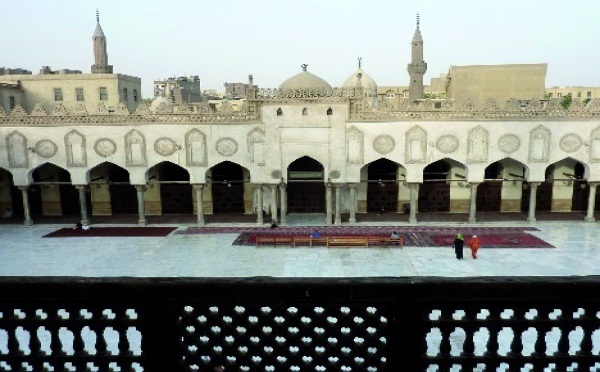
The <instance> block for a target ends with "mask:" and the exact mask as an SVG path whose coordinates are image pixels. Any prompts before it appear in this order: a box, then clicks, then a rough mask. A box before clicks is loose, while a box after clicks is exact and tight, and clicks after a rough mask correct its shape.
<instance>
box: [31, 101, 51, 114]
mask: <svg viewBox="0 0 600 372" xmlns="http://www.w3.org/2000/svg"><path fill="white" fill-rule="evenodd" d="M31 116H48V113H47V112H46V109H45V108H44V106H42V104H41V103H37V104H36V105H35V107H34V108H33V111H31Z"/></svg>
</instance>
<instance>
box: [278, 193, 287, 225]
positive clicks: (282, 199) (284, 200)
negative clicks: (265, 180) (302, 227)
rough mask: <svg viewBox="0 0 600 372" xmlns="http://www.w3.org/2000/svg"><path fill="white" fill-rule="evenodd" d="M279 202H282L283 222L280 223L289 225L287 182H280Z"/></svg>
mask: <svg viewBox="0 0 600 372" xmlns="http://www.w3.org/2000/svg"><path fill="white" fill-rule="evenodd" d="M279 202H280V204H281V222H280V225H282V226H285V225H287V190H286V184H285V183H283V182H282V183H280V184H279Z"/></svg>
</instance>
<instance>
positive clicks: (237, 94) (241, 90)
mask: <svg viewBox="0 0 600 372" xmlns="http://www.w3.org/2000/svg"><path fill="white" fill-rule="evenodd" d="M223 86H224V87H225V97H226V98H229V99H240V98H246V97H247V95H248V90H249V89H258V86H257V85H254V77H253V76H252V75H249V76H248V83H224V84H223Z"/></svg>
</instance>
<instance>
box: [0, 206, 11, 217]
mask: <svg viewBox="0 0 600 372" xmlns="http://www.w3.org/2000/svg"><path fill="white" fill-rule="evenodd" d="M12 216H13V210H12V209H11V208H6V210H5V211H4V213H2V218H11V217H12Z"/></svg>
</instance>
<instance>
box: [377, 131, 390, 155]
mask: <svg viewBox="0 0 600 372" xmlns="http://www.w3.org/2000/svg"><path fill="white" fill-rule="evenodd" d="M395 147H396V141H395V140H394V137H392V136H390V135H389V134H382V135H379V136H377V137H375V139H374V140H373V149H374V150H375V151H377V152H378V153H380V154H381V155H386V154H389V153H390V152H392V150H394V148H395Z"/></svg>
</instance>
